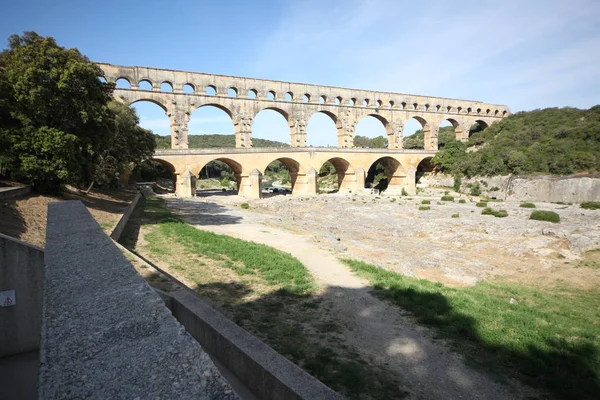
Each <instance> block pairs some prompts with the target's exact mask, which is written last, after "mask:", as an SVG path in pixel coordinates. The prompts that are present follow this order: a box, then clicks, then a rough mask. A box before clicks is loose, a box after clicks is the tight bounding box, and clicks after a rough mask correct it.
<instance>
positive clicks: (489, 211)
mask: <svg viewBox="0 0 600 400" xmlns="http://www.w3.org/2000/svg"><path fill="white" fill-rule="evenodd" d="M481 215H493V216H494V217H496V218H505V217H508V212H507V211H506V210H498V211H496V210H494V209H492V208H490V207H486V208H484V209H483V210H481Z"/></svg>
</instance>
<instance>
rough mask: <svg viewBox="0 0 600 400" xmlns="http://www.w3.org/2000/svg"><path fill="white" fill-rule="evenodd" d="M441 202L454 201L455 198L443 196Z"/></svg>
mask: <svg viewBox="0 0 600 400" xmlns="http://www.w3.org/2000/svg"><path fill="white" fill-rule="evenodd" d="M440 200H442V201H454V197H453V196H449V195H444V196H442V198H441V199H440Z"/></svg>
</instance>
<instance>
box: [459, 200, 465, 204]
mask: <svg viewBox="0 0 600 400" xmlns="http://www.w3.org/2000/svg"><path fill="white" fill-rule="evenodd" d="M458 202H459V203H460V204H465V203H466V202H467V201H466V200H465V199H459V200H458Z"/></svg>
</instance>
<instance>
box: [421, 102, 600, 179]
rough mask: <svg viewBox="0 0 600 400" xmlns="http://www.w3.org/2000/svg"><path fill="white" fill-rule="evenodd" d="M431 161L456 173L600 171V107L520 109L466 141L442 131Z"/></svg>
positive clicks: (444, 169)
mask: <svg viewBox="0 0 600 400" xmlns="http://www.w3.org/2000/svg"><path fill="white" fill-rule="evenodd" d="M442 129H444V128H442ZM446 130H448V131H451V130H452V129H451V128H450V129H446ZM415 135H416V134H415ZM415 135H413V136H415ZM444 135H447V133H444ZM432 162H433V164H434V165H436V166H437V167H439V168H440V169H441V170H442V171H443V172H447V173H450V174H453V175H455V176H456V175H465V176H476V175H479V176H495V175H507V174H517V175H528V174H553V175H568V174H573V173H578V172H581V173H595V172H600V105H598V106H594V107H592V108H590V109H589V110H580V109H577V108H570V107H565V108H546V109H543V110H534V111H528V112H525V111H524V112H519V113H516V114H513V115H511V116H509V117H507V118H504V119H503V120H501V121H498V122H496V123H494V124H493V125H491V126H490V127H489V128H487V129H485V130H481V131H478V132H475V133H473V134H472V135H471V136H470V138H469V141H468V142H467V143H462V142H457V141H456V140H454V139H453V137H445V136H443V135H442V130H440V151H439V152H438V154H437V155H436V157H435V158H434V159H433V160H432Z"/></svg>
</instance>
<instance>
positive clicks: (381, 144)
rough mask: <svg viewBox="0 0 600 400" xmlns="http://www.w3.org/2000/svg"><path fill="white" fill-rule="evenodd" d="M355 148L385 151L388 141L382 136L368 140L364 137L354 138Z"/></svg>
mask: <svg viewBox="0 0 600 400" xmlns="http://www.w3.org/2000/svg"><path fill="white" fill-rule="evenodd" d="M354 146H355V147H367V148H371V149H385V148H387V147H388V140H387V138H385V137H383V136H377V137H375V138H372V139H371V138H368V137H366V136H360V135H357V136H354Z"/></svg>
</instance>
